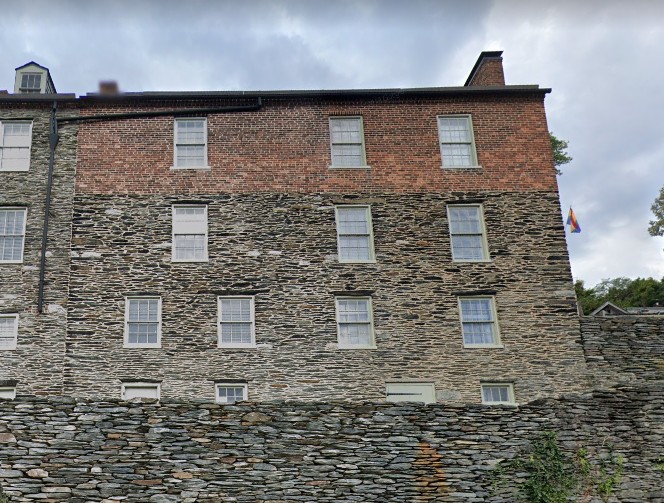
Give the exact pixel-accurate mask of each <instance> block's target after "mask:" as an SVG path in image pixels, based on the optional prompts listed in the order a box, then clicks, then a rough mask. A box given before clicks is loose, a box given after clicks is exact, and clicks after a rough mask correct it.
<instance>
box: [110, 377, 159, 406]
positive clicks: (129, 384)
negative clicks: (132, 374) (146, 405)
mask: <svg viewBox="0 0 664 503" xmlns="http://www.w3.org/2000/svg"><path fill="white" fill-rule="evenodd" d="M127 388H156V389H157V398H156V400H157V401H159V400H161V383H160V382H147V381H127V382H123V383H122V386H121V388H120V400H125V401H126V400H134V399H135V398H141V399H147V400H155V399H154V398H151V397H147V396H145V397H134V398H129V399H127V398H125V393H126V390H127Z"/></svg>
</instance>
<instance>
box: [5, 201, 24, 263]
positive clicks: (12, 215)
mask: <svg viewBox="0 0 664 503" xmlns="http://www.w3.org/2000/svg"><path fill="white" fill-rule="evenodd" d="M26 217H27V210H26V209H21V208H3V209H0V262H12V263H20V262H23V249H24V246H25V228H26Z"/></svg>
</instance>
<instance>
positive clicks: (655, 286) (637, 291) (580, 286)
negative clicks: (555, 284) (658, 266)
mask: <svg viewBox="0 0 664 503" xmlns="http://www.w3.org/2000/svg"><path fill="white" fill-rule="evenodd" d="M574 290H575V291H576V298H577V299H578V301H579V304H580V305H581V308H582V309H583V313H584V314H589V313H591V312H592V311H594V310H595V309H597V308H598V307H599V306H601V305H602V304H604V303H605V302H606V301H610V302H613V303H614V304H615V305H616V306H618V307H622V308H625V307H652V306H656V305H664V278H662V279H661V280H660V281H657V280H656V279H653V278H636V279H630V278H615V279H603V280H602V281H601V282H600V283H598V284H597V285H595V287H594V288H586V287H585V285H584V283H583V281H582V280H577V281H576V282H575V283H574Z"/></svg>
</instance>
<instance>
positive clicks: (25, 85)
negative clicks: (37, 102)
mask: <svg viewBox="0 0 664 503" xmlns="http://www.w3.org/2000/svg"><path fill="white" fill-rule="evenodd" d="M41 82H42V76H41V73H23V74H21V87H19V91H20V92H22V93H40V92H41Z"/></svg>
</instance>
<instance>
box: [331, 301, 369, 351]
mask: <svg viewBox="0 0 664 503" xmlns="http://www.w3.org/2000/svg"><path fill="white" fill-rule="evenodd" d="M340 300H366V301H367V309H368V310H369V321H368V323H362V324H363V325H364V324H368V325H369V336H370V337H371V343H370V344H345V343H342V342H341V323H342V322H341V321H340V312H339V301H340ZM334 307H335V312H336V321H337V347H338V348H339V349H377V347H376V332H375V329H374V316H373V303H372V300H371V297H360V296H357V297H356V296H352V295H340V296H337V297H335V298H334ZM358 324H359V322H358Z"/></svg>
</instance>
